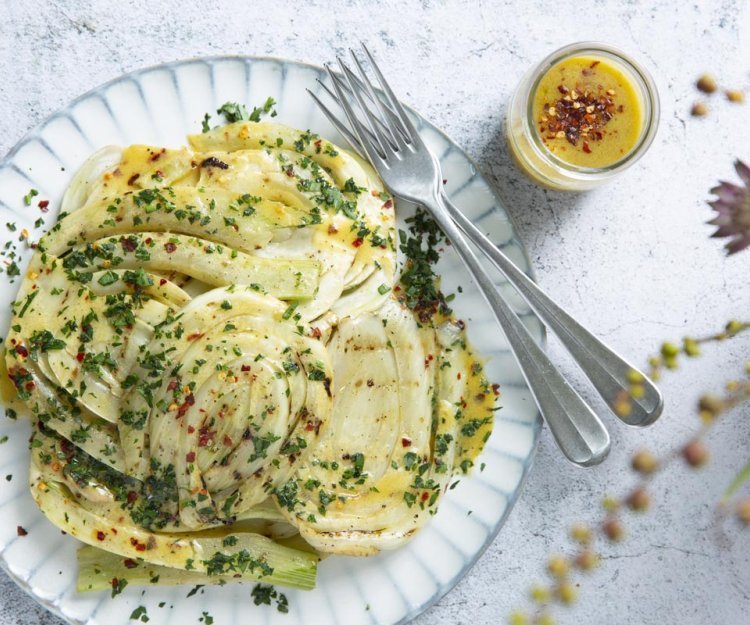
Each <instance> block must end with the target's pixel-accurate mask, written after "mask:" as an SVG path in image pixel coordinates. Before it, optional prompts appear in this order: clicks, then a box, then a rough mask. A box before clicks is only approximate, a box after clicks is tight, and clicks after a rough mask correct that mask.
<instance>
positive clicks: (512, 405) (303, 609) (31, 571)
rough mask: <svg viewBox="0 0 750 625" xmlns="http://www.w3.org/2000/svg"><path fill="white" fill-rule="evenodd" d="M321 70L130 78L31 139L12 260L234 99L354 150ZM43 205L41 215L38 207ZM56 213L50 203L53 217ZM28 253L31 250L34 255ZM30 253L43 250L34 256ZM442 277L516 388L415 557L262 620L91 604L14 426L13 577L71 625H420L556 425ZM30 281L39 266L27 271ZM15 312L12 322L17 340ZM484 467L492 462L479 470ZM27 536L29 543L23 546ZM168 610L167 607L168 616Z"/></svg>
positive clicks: (461, 172) (493, 525)
mask: <svg viewBox="0 0 750 625" xmlns="http://www.w3.org/2000/svg"><path fill="white" fill-rule="evenodd" d="M324 74H325V72H324V71H323V70H322V69H321V68H318V67H314V66H310V65H305V64H302V63H295V62H290V61H283V60H278V59H269V58H244V57H216V58H207V59H197V60H189V61H182V62H176V63H171V64H167V65H160V66H157V67H152V68H148V69H144V70H141V71H137V72H134V73H132V74H127V75H125V76H122V77H120V78H117V79H116V80H113V81H111V82H109V83H107V84H105V85H103V86H101V87H99V88H97V89H95V90H93V91H90V92H89V93H87V94H85V95H83V96H82V97H80V98H78V99H77V100H75V101H74V102H73V103H72V104H71V105H70V106H68V107H67V108H65V109H63V110H62V111H60V112H58V113H56V114H54V115H52V116H51V117H50V118H49V119H47V120H46V121H45V122H44V123H43V124H41V126H39V127H38V128H37V129H35V130H34V131H32V132H31V133H30V134H29V135H28V136H27V137H26V138H24V139H23V140H22V141H21V142H20V143H19V144H18V145H17V146H16V147H15V148H13V150H11V152H10V153H9V154H8V156H7V157H6V158H5V160H4V161H2V162H1V163H0V226H1V225H2V224H5V223H6V222H9V223H16V225H17V230H16V231H15V232H9V231H8V230H6V228H4V227H2V230H3V232H2V234H0V245H2V244H5V242H6V241H8V240H14V241H16V242H17V239H18V236H19V233H20V232H21V230H22V229H23V228H26V229H28V231H29V232H30V233H31V239H32V240H34V239H37V238H39V236H40V235H41V232H42V228H43V226H40V227H35V222H36V220H37V219H38V218H39V217H44V219H45V220H46V221H47V222H48V224H49V223H51V222H52V221H53V219H54V216H55V213H56V211H57V210H58V207H59V202H60V200H61V198H62V194H63V192H64V190H65V188H66V186H67V185H68V183H69V182H70V178H71V176H72V175H73V173H74V172H75V170H76V169H77V168H78V167H79V166H80V165H81V164H82V163H83V161H84V160H85V159H86V158H87V156H89V155H90V154H91V153H92V152H93V151H94V150H96V149H98V148H100V147H102V146H104V145H107V144H112V143H115V144H121V145H128V144H131V143H150V144H161V145H166V146H179V145H183V144H184V142H185V135H186V134H188V133H189V132H196V131H197V130H198V129H199V128H200V121H201V120H202V119H203V115H204V114H205V113H206V112H214V111H215V110H216V108H217V107H218V106H220V105H221V104H222V103H223V102H225V101H227V100H234V101H239V102H245V103H249V104H259V103H262V102H264V101H265V99H266V97H268V96H273V97H274V98H275V99H276V100H277V102H278V103H279V104H278V106H277V110H278V117H277V118H276V119H275V120H274V121H279V122H281V123H285V124H288V125H290V126H293V127H295V128H309V129H311V130H313V131H314V132H317V133H319V134H320V135H322V136H325V137H327V138H329V139H331V140H333V141H338V142H339V143H340V144H342V145H344V144H345V143H344V141H343V139H342V138H341V137H340V136H339V135H338V133H337V132H336V131H335V130H334V129H333V127H331V125H330V124H329V123H328V122H327V120H326V119H325V118H324V117H323V116H322V115H321V114H320V113H319V111H318V109H317V108H316V107H315V105H314V103H313V101H312V99H311V98H309V97H308V96H307V94H306V93H305V88H306V87H307V88H310V89H312V90H316V89H319V87H318V85H316V82H315V79H316V78H321V79H322V78H323V77H324ZM413 115H414V121H415V124H416V126H417V128H418V129H419V131H420V134H421V135H422V137H423V138H424V140H425V142H426V143H427V145H428V146H429V147H430V148H431V149H432V150H433V151H434V152H435V153H436V154H438V155H439V158H440V163H441V166H442V169H443V174H444V176H445V177H446V179H447V180H448V184H447V190H448V193H449V195H450V197H451V199H452V200H453V201H454V202H455V203H456V205H458V206H459V207H461V209H462V210H463V211H464V212H465V213H466V214H467V215H468V216H469V217H471V219H472V220H473V221H474V223H476V224H477V225H479V226H480V228H481V229H482V230H483V231H484V232H486V233H487V234H488V235H489V236H490V238H491V239H492V240H493V241H495V243H496V244H497V245H499V246H500V247H502V249H503V250H504V251H505V252H506V253H507V254H508V255H509V256H510V257H511V258H513V260H514V261H515V262H516V263H517V264H518V265H519V266H520V267H521V268H523V269H524V270H525V271H527V272H528V271H530V270H529V263H528V259H527V256H526V253H525V251H524V248H523V246H522V245H521V242H520V241H519V240H518V238H517V236H516V233H515V230H514V228H513V224H512V223H511V221H510V218H509V216H508V214H507V213H506V211H505V209H504V208H503V206H502V204H501V202H500V200H499V199H498V197H497V196H496V195H495V194H494V192H493V191H492V189H491V187H490V186H489V185H488V183H487V181H486V180H485V179H484V178H483V177H482V175H481V174H479V173H478V172H477V170H476V169H475V167H474V165H473V164H472V162H471V160H470V159H469V158H468V157H467V156H466V155H465V154H464V153H463V152H462V151H461V149H460V148H459V147H458V146H457V145H456V144H455V143H454V142H453V141H451V140H450V139H449V138H448V137H447V136H445V134H443V133H442V132H441V131H440V130H438V129H437V128H435V127H434V126H432V125H431V124H430V123H429V122H427V121H426V120H424V119H422V118H421V117H419V115H417V114H416V113H414V114H413ZM31 188H35V189H37V190H38V191H39V196H37V197H36V198H34V201H33V202H32V203H31V206H26V205H25V203H24V201H23V196H24V195H25V194H27V193H28V192H29V190H30V189H31ZM40 199H46V200H49V201H50V204H49V213H47V214H42V213H41V212H40V209H39V208H38V206H37V202H38V200H40ZM21 247H25V244H21V245H19V248H21ZM27 254H28V251H27ZM440 262H441V264H440V266H439V271H440V273H441V275H442V276H443V285H444V289H445V290H446V291H447V292H459V290H460V292H459V294H458V297H457V298H456V300H455V302H454V309H455V310H456V313H457V314H458V315H459V316H460V317H462V318H464V319H467V320H468V321H469V324H468V326H469V334H470V337H471V339H472V341H473V343H474V345H475V346H477V347H478V348H479V350H480V351H481V352H482V353H483V354H484V355H486V356H488V357H489V358H490V361H489V363H488V365H487V367H486V371H487V375H488V377H489V379H490V380H492V381H493V382H497V383H499V384H500V386H501V389H502V398H501V399H502V401H501V405H502V407H503V409H502V410H501V411H499V412H498V413H496V414H497V421H496V425H495V429H494V432H493V433H492V436H491V438H490V439H489V441H488V442H487V447H486V449H485V451H484V452H483V454H482V456H481V457H480V459H479V462H481V467H482V470H479V469H477V470H476V471H475V473H474V474H473V475H471V476H469V477H464V478H462V479H461V483H460V484H459V486H458V487H457V488H455V489H454V490H451V491H449V492H448V494H447V496H446V497H444V499H443V500H442V504H441V506H440V510H439V512H438V514H437V515H436V516H435V518H434V519H432V521H431V522H430V523H429V524H428V526H427V527H426V528H425V529H424V530H422V532H421V533H420V534H418V535H417V537H416V538H415V539H414V540H413V541H411V542H410V543H409V544H408V545H407V546H405V547H403V548H401V549H399V550H398V551H394V552H388V553H383V554H381V555H379V556H377V557H373V558H366V559H357V558H348V557H332V558H328V559H327V560H325V561H324V562H322V563H321V565H320V573H319V582H318V587H317V588H316V589H315V590H313V591H311V592H301V591H290V592H287V593H286V594H287V596H288V598H289V604H290V612H289V614H286V615H285V614H279V613H277V612H276V611H275V610H274V609H272V608H266V607H260V608H259V607H256V606H255V605H253V602H252V601H251V599H250V593H249V588H248V586H246V585H231V584H230V585H227V586H223V587H211V588H204V589H202V590H201V592H199V593H197V594H195V595H194V596H193V597H190V598H187V597H186V595H187V592H188V590H189V589H188V588H184V587H180V588H162V587H149V588H146V589H145V590H144V589H141V588H132V587H131V588H127V589H126V590H125V591H124V592H123V593H122V594H121V595H119V596H118V597H116V598H115V599H111V598H110V593H109V592H96V593H86V594H79V593H77V592H76V590H75V578H76V568H77V567H76V557H75V554H76V549H77V547H78V546H79V543H78V542H77V541H76V540H75V539H73V538H70V537H68V536H64V535H62V534H61V532H60V531H59V530H58V529H57V528H55V527H54V526H53V525H52V524H51V523H50V522H48V521H47V520H46V518H45V517H44V516H43V515H42V514H41V513H40V512H39V510H38V509H37V507H36V504H35V503H34V501H33V500H32V498H31V495H30V494H29V492H28V485H27V479H26V478H27V476H28V460H29V453H28V450H27V439H28V436H29V427H28V424H27V423H25V422H23V421H20V420H19V421H13V420H11V419H7V418H0V437H3V436H8V437H9V438H8V442H7V443H6V444H5V446H4V447H3V448H2V451H3V454H2V459H0V474H2V475H12V476H13V477H12V479H11V480H10V481H6V480H0V518H2V520H3V523H1V524H0V558H1V560H0V563H1V564H2V566H3V567H4V568H5V569H6V570H7V572H8V574H9V575H10V576H11V577H12V578H13V579H14V580H15V581H16V582H17V583H18V584H19V585H20V586H21V587H22V588H24V589H25V590H26V591H28V592H29V593H30V594H31V595H32V596H34V597H35V598H36V599H37V600H38V601H39V602H40V603H41V604H43V605H44V606H46V607H47V608H49V609H50V610H51V611H53V612H55V613H56V614H59V615H60V616H62V617H63V618H65V619H67V620H68V621H70V622H71V623H86V624H87V625H120V624H123V625H124V624H125V623H128V622H129V617H130V615H131V613H132V611H133V610H134V609H135V608H136V607H137V606H139V605H143V606H145V607H146V608H147V610H148V615H149V617H150V624H151V625H162V624H164V625H167V624H170V623H176V624H182V623H197V622H199V621H198V619H199V618H200V617H201V616H202V615H203V613H204V612H207V613H208V614H210V615H211V616H212V617H213V618H214V622H215V623H216V625H245V623H248V622H252V623H277V622H278V623H282V624H284V625H297V624H300V625H301V624H303V623H306V624H313V625H321V624H331V625H333V624H336V623H341V624H344V623H345V624H346V625H360V624H362V625H365V624H372V625H391V624H393V623H405V622H407V621H409V620H410V619H412V618H413V617H415V616H417V615H418V614H420V613H421V612H422V611H424V610H425V609H426V608H427V607H429V606H430V605H431V604H432V603H434V602H435V601H437V600H438V599H439V598H440V597H442V596H443V595H444V594H445V593H446V592H448V590H450V589H451V588H452V587H453V586H454V585H455V584H456V582H457V581H458V580H459V579H460V578H461V577H462V576H463V575H464V574H466V573H467V571H468V570H469V569H470V568H471V566H472V565H473V564H474V562H475V561H476V560H477V558H479V556H480V555H481V554H482V552H483V551H484V549H485V548H486V547H487V546H488V545H489V544H490V542H491V541H492V540H493V538H494V537H495V535H496V534H497V532H498V531H499V529H500V527H501V526H502V524H503V522H504V520H505V518H506V517H507V515H508V513H509V512H510V510H511V508H512V506H513V503H514V502H515V500H516V498H517V497H518V494H519V492H520V489H521V486H522V484H523V481H524V477H525V475H526V473H527V472H528V470H529V468H530V465H531V460H532V456H533V453H534V449H535V446H536V440H537V438H538V435H539V429H540V418H539V416H538V413H537V410H536V407H535V405H534V402H533V400H532V398H531V395H530V392H529V390H528V388H527V387H526V385H525V383H524V380H523V377H522V375H521V373H520V371H519V369H518V367H517V365H516V364H515V361H514V360H513V357H512V355H511V353H510V352H509V351H508V345H507V343H506V341H505V338H504V336H503V335H502V333H501V331H500V330H499V328H498V326H497V324H496V323H495V321H494V320H493V318H492V315H491V313H490V311H489V309H488V308H487V306H486V304H485V303H484V300H483V299H482V298H481V296H480V295H479V294H478V293H477V291H476V289H474V288H473V286H472V283H471V280H470V278H469V276H468V274H467V273H466V271H465V270H464V269H463V267H462V266H461V264H460V263H459V261H458V260H457V258H456V257H455V255H454V254H453V252H452V251H451V250H450V249H448V250H446V253H445V254H444V255H443V258H442V260H441V261H440ZM21 268H22V270H23V264H21ZM0 283H1V284H0V301H3V302H10V301H12V299H13V298H14V297H15V291H16V288H17V285H18V281H16V283H15V284H9V281H8V279H7V275H3V277H2V279H0ZM497 283H498V285H499V288H501V289H502V290H503V291H504V292H506V293H507V295H508V297H509V298H510V299H511V301H512V302H514V305H515V306H516V309H517V311H518V312H519V314H521V315H522V316H523V318H524V320H525V322H526V323H527V324H528V326H529V328H530V329H531V331H532V333H533V334H534V336H535V337H536V338H537V339H538V340H539V341H542V340H543V330H542V328H541V327H540V325H539V324H538V322H537V321H536V319H535V318H534V317H533V316H532V315H530V314H529V310H528V309H527V308H525V307H524V305H523V303H522V302H521V301H520V300H519V298H518V297H517V296H515V293H514V292H513V291H512V289H510V287H509V286H508V285H507V284H506V283H505V282H504V281H503V280H501V279H500V278H499V277H498V281H497ZM8 320H9V310H8V307H7V306H4V307H3V308H2V310H1V311H0V332H2V334H3V335H5V333H6V331H7V324H8ZM478 464H479V463H478ZM17 526H22V527H23V528H25V529H26V530H27V531H28V535H26V536H19V535H18V533H17ZM160 605H161V606H163V607H159V606H160Z"/></svg>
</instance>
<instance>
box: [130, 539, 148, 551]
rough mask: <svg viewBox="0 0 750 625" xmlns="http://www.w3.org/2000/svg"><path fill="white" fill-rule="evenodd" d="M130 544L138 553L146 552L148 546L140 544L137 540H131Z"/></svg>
mask: <svg viewBox="0 0 750 625" xmlns="http://www.w3.org/2000/svg"><path fill="white" fill-rule="evenodd" d="M130 544H131V545H133V547H135V550H136V551H146V545H145V544H144V543H142V542H139V541H138V539H137V538H131V539H130Z"/></svg>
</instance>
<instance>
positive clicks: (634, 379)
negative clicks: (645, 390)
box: [625, 369, 644, 384]
mask: <svg viewBox="0 0 750 625" xmlns="http://www.w3.org/2000/svg"><path fill="white" fill-rule="evenodd" d="M625 377H626V379H627V381H628V382H630V383H631V384H641V383H642V382H643V380H644V378H643V374H642V373H641V372H640V371H636V370H635V369H630V370H629V371H628V373H627V375H626V376H625Z"/></svg>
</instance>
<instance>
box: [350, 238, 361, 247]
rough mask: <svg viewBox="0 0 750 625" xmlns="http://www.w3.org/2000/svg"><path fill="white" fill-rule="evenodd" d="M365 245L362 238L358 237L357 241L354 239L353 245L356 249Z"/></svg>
mask: <svg viewBox="0 0 750 625" xmlns="http://www.w3.org/2000/svg"><path fill="white" fill-rule="evenodd" d="M363 243H364V240H363V239H362V237H357V238H356V239H354V242H353V243H352V245H353V246H354V247H359V246H360V245H362V244H363Z"/></svg>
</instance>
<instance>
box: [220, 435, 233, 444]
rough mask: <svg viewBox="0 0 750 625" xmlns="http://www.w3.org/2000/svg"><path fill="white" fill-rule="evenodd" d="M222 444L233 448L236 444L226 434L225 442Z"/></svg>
mask: <svg viewBox="0 0 750 625" xmlns="http://www.w3.org/2000/svg"><path fill="white" fill-rule="evenodd" d="M222 442H223V443H224V445H226V446H227V447H231V446H232V445H233V444H234V443H232V439H231V438H229V435H228V434H224V440H223V441H222Z"/></svg>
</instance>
